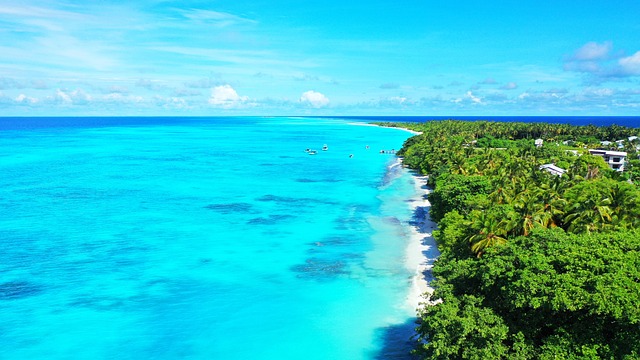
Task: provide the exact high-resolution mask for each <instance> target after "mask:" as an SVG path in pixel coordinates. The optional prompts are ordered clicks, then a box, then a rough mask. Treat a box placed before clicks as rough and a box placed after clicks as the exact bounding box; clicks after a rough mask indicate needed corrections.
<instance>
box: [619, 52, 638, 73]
mask: <svg viewBox="0 0 640 360" xmlns="http://www.w3.org/2000/svg"><path fill="white" fill-rule="evenodd" d="M618 64H619V65H620V67H621V69H622V71H623V72H624V73H625V74H629V75H640V51H638V52H636V53H635V54H633V55H631V56H628V57H624V58H622V59H620V60H618Z"/></svg>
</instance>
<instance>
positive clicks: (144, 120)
mask: <svg viewBox="0 0 640 360" xmlns="http://www.w3.org/2000/svg"><path fill="white" fill-rule="evenodd" d="M308 118H315V117H308ZM320 118H325V119H345V120H348V121H357V122H375V121H391V122H424V121H429V120H448V119H457V120H471V121H477V120H488V121H505V122H547V123H553V124H571V125H596V126H609V125H614V124H615V125H620V126H627V127H640V116H328V117H320ZM229 119H233V120H232V121H233V122H234V123H235V124H238V125H240V124H247V125H250V124H252V123H253V122H254V121H255V119H260V118H259V117H234V118H228V117H210V118H207V117H0V130H17V129H36V128H49V127H103V126H144V125H159V124H185V125H186V124H198V123H206V122H209V123H211V122H225V121H229ZM274 119H278V117H275V118H274Z"/></svg>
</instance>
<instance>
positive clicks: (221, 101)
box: [209, 84, 249, 109]
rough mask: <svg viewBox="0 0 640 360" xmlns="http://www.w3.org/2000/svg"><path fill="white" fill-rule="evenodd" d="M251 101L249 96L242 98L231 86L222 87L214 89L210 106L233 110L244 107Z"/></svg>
mask: <svg viewBox="0 0 640 360" xmlns="http://www.w3.org/2000/svg"><path fill="white" fill-rule="evenodd" d="M248 100H249V97H247V96H240V95H238V93H237V92H236V91H235V90H234V89H233V88H232V87H231V85H229V84H226V85H220V86H216V87H214V88H213V90H212V91H211V97H210V98H209V104H211V105H213V106H215V107H221V108H223V109H231V108H237V107H240V106H242V105H243V104H244V103H246V102H247V101H248Z"/></svg>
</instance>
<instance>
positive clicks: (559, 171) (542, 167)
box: [540, 164, 567, 175]
mask: <svg viewBox="0 0 640 360" xmlns="http://www.w3.org/2000/svg"><path fill="white" fill-rule="evenodd" d="M540 170H547V171H548V172H550V173H552V174H558V175H562V174H564V173H566V172H567V170H565V169H563V168H560V167H557V166H555V165H553V164H544V165H540Z"/></svg>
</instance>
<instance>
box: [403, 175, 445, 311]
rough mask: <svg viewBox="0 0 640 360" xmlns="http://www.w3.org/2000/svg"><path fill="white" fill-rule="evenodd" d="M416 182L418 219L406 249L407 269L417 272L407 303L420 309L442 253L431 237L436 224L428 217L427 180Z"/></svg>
mask: <svg viewBox="0 0 640 360" xmlns="http://www.w3.org/2000/svg"><path fill="white" fill-rule="evenodd" d="M414 179H415V186H416V193H417V194H418V195H417V196H416V198H415V199H413V201H412V202H411V204H412V207H413V208H414V214H415V217H414V220H413V223H412V227H411V241H410V242H409V246H408V247H407V250H406V259H407V261H406V266H407V268H408V269H409V270H413V271H415V275H414V277H413V284H412V287H411V290H410V292H409V295H408V296H407V304H408V305H410V306H411V307H412V308H413V309H417V308H418V307H419V306H420V304H421V303H423V302H425V301H426V299H425V298H424V296H423V294H424V293H431V292H432V291H433V288H432V287H431V286H429V284H430V282H431V280H432V276H431V269H432V268H433V263H434V261H435V260H436V259H437V258H438V256H439V255H440V251H438V247H437V246H436V241H435V239H434V238H433V235H432V233H433V230H434V229H435V228H436V224H435V223H434V222H433V221H431V219H430V218H429V209H430V207H431V204H430V203H429V200H427V199H426V195H427V194H428V193H429V191H430V190H429V189H428V187H427V179H428V178H427V177H426V176H419V175H416V176H415V177H414Z"/></svg>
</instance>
